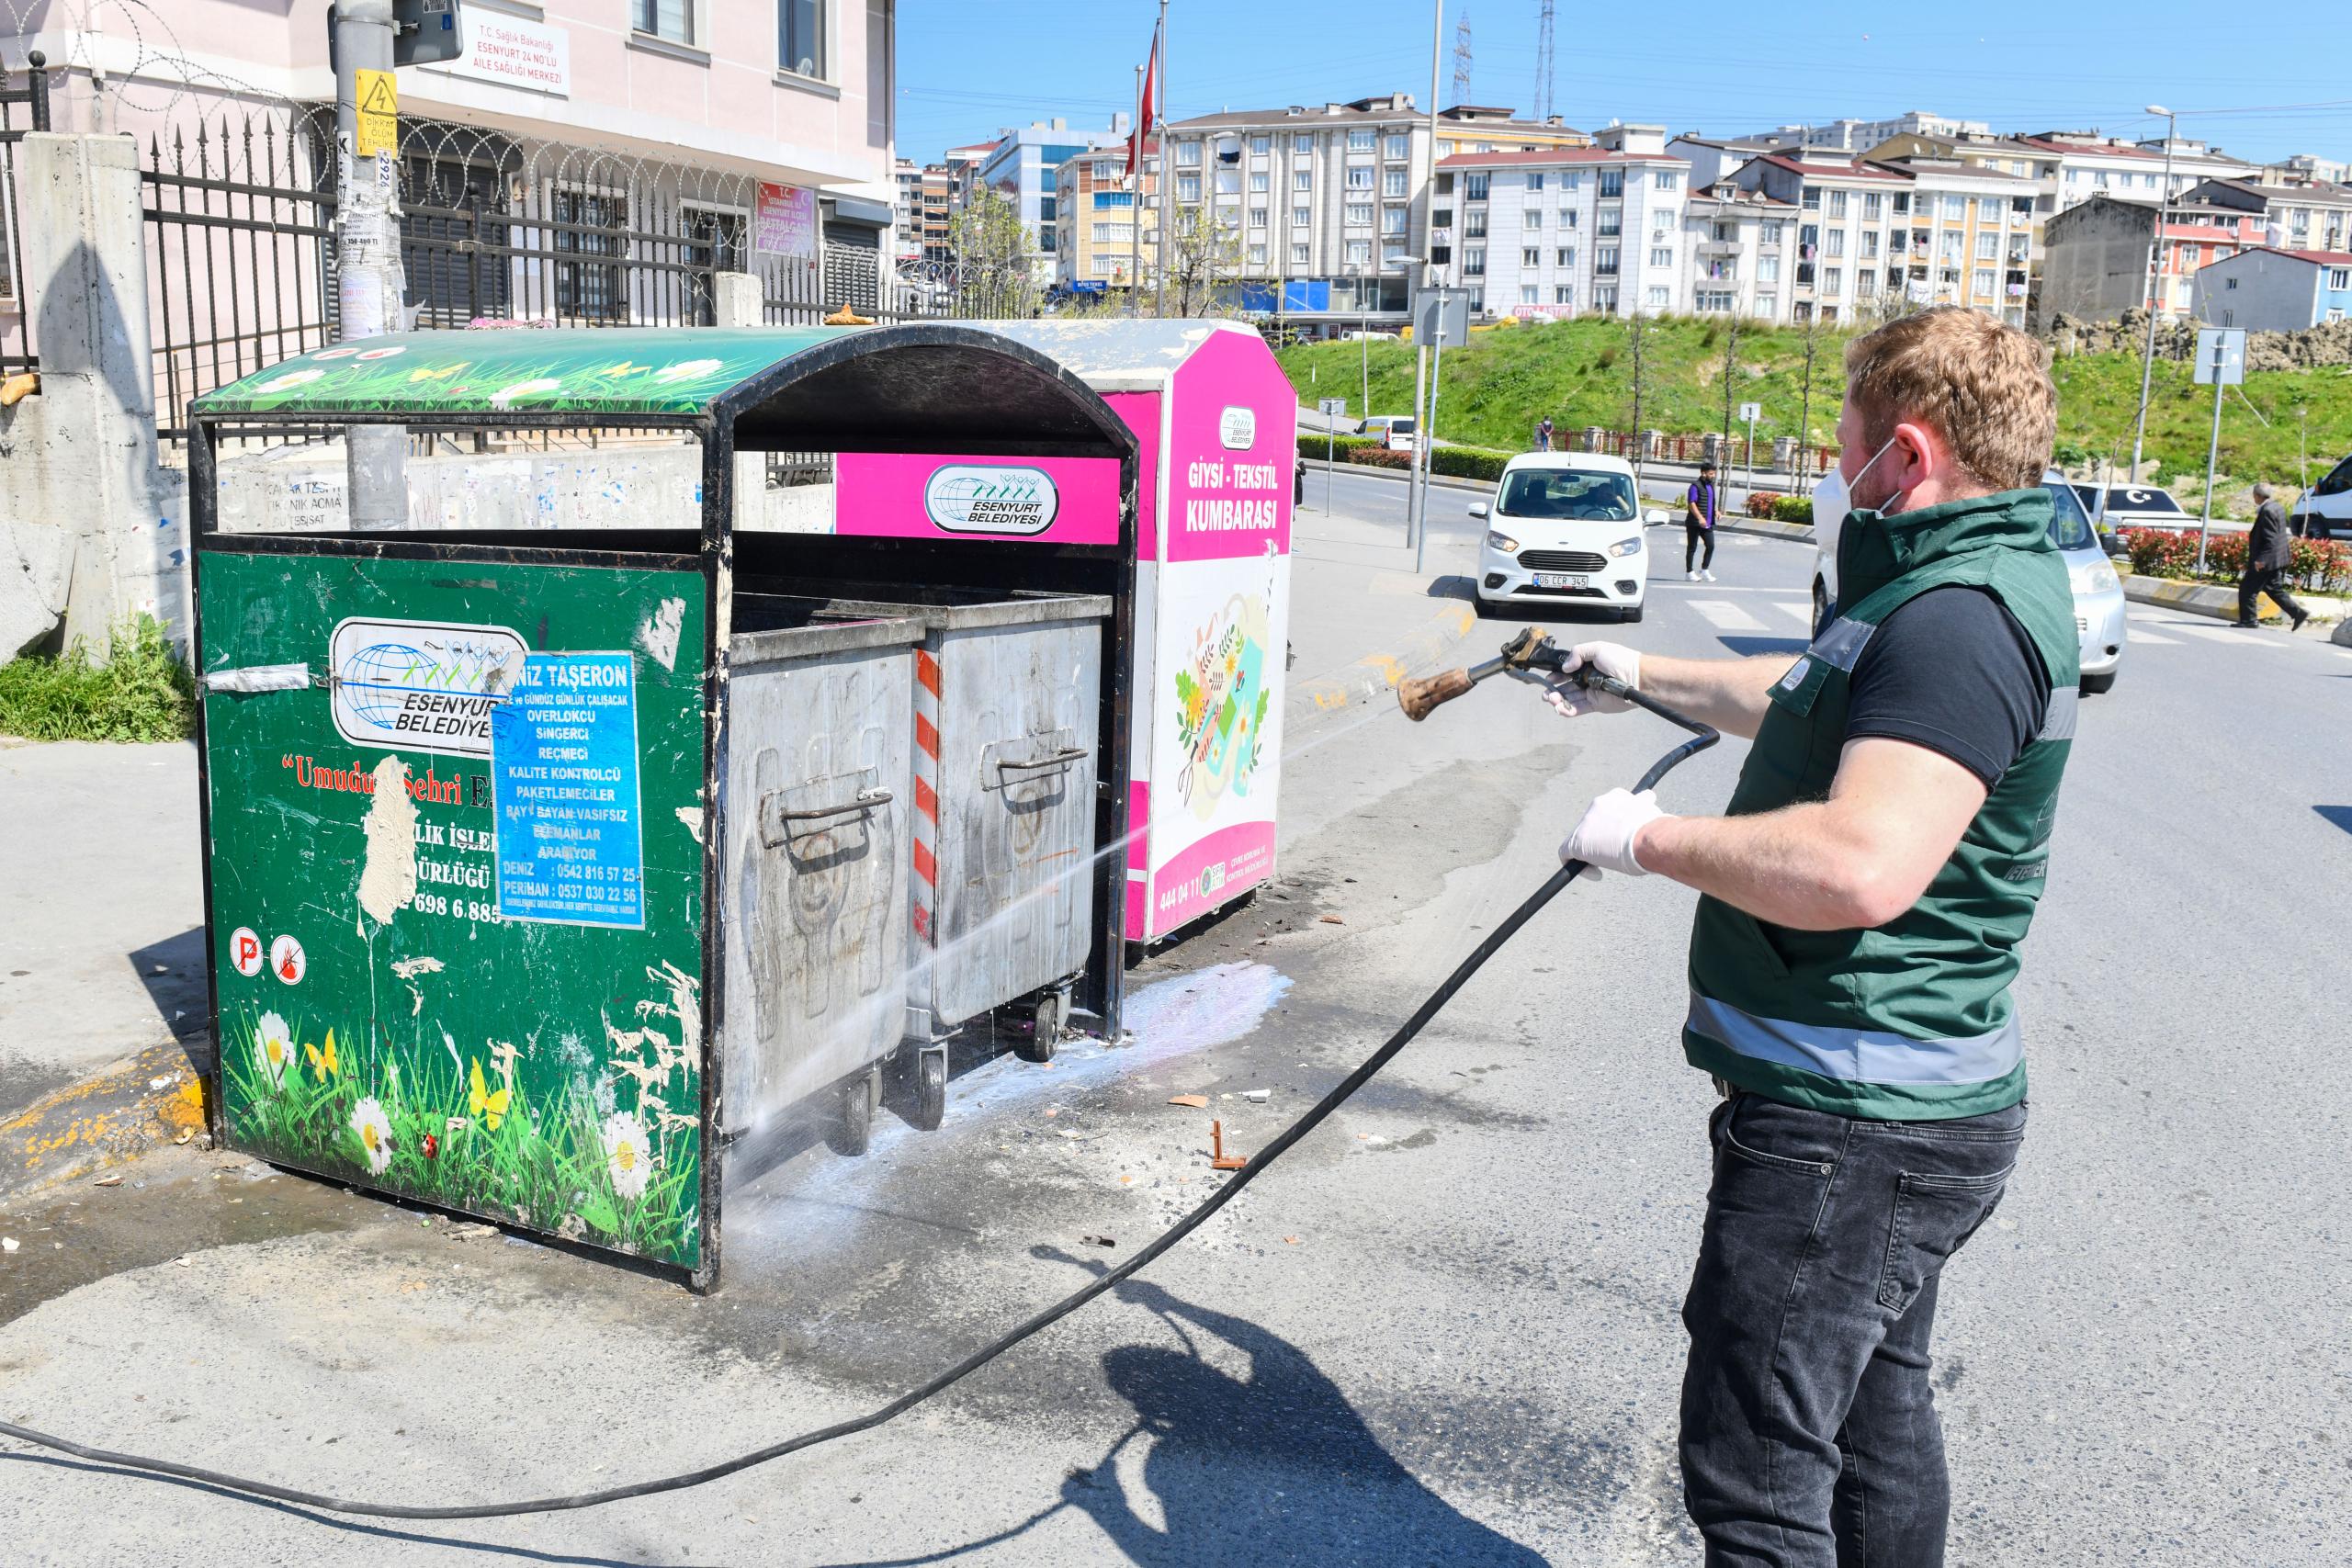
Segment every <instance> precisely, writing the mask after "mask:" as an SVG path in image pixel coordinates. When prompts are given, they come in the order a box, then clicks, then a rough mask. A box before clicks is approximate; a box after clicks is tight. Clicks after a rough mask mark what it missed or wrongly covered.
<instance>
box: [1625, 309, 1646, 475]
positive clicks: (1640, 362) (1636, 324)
mask: <svg viewBox="0 0 2352 1568" xmlns="http://www.w3.org/2000/svg"><path fill="white" fill-rule="evenodd" d="M1649 335H1650V334H1649V321H1648V318H1646V317H1645V316H1644V315H1643V314H1642V309H1641V307H1640V306H1638V305H1636V306H1634V308H1633V310H1632V313H1631V314H1630V315H1629V316H1628V317H1627V319H1626V321H1625V347H1626V351H1627V352H1626V355H1625V369H1626V373H1627V374H1628V375H1629V376H1630V377H1631V378H1632V379H1633V408H1632V410H1631V411H1630V416H1629V417H1630V418H1631V419H1632V421H1633V432H1634V434H1633V446H1634V451H1633V457H1634V479H1635V481H1636V483H1637V484H1638V482H1639V480H1640V479H1641V473H1642V456H1643V453H1642V394H1643V393H1644V392H1645V391H1647V390H1648V389H1649V354H1648V347H1649Z"/></svg>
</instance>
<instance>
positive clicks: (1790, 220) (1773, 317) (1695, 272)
mask: <svg viewBox="0 0 2352 1568" xmlns="http://www.w3.org/2000/svg"><path fill="white" fill-rule="evenodd" d="M1798 211H1799V209H1798V208H1796V207H1795V206H1793V205H1792V204H1791V203H1789V202H1785V201H1776V200H1774V199H1773V198H1772V197H1768V196H1766V195H1765V194H1764V193H1763V192H1761V191H1754V190H1742V189H1740V188H1739V186H1737V185H1736V184H1734V183H1733V182H1731V181H1729V180H1724V181H1720V182H1718V183H1717V184H1715V185H1713V186H1709V187H1707V188H1706V189H1704V190H1700V191H1694V192H1692V193H1691V201H1690V205H1689V206H1688V207H1686V208H1684V209H1683V213H1682V231H1683V247H1682V248H1683V254H1685V255H1686V256H1687V257H1688V260H1687V262H1686V263H1685V267H1686V275H1687V276H1686V282H1685V285H1684V289H1683V295H1684V298H1685V299H1688V300H1689V309H1690V310H1691V313H1692V314H1693V315H1700V316H1729V315H1736V316H1752V317H1755V318H1756V319H1758V320H1759V321H1785V320H1786V319H1787V318H1788V306H1789V288H1790V284H1791V281H1792V276H1793V275H1792V272H1791V271H1790V260H1789V258H1790V257H1791V256H1792V254H1794V253H1795V249H1796V232H1797V213H1798Z"/></svg>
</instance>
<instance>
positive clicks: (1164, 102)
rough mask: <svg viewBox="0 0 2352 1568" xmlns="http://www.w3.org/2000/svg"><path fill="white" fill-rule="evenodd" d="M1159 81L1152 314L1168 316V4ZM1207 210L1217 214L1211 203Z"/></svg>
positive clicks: (1171, 165) (1162, 4)
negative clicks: (1156, 243) (1156, 241)
mask: <svg viewBox="0 0 2352 1568" xmlns="http://www.w3.org/2000/svg"><path fill="white" fill-rule="evenodd" d="M1157 52H1158V55H1159V81H1158V82H1157V83H1155V84H1154V85H1153V91H1152V95H1151V121H1152V124H1153V125H1155V126H1157V127H1159V278H1158V280H1157V283H1156V285H1155V287H1154V289H1153V293H1152V312H1151V313H1152V314H1153V315H1155V316H1166V315H1167V314H1168V231H1169V230H1170V229H1171V228H1173V227H1174V226H1175V223H1176V205H1175V202H1176V196H1175V192H1176V164H1175V157H1176V150H1175V149H1174V148H1172V147H1170V145H1169V144H1168V0H1159V50H1158V51H1157ZM1210 210H1211V211H1212V212H1214V211H1215V210H1216V205H1215V203H1214V202H1212V203H1211V205H1210Z"/></svg>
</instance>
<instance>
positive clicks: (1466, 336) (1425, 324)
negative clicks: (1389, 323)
mask: <svg viewBox="0 0 2352 1568" xmlns="http://www.w3.org/2000/svg"><path fill="white" fill-rule="evenodd" d="M1413 341H1414V342H1415V343H1417V344H1426V345H1428V346H1430V347H1441V346H1442V345H1444V344H1449V343H1450V344H1453V345H1454V346H1455V347H1457V348H1459V347H1460V346H1461V345H1462V344H1465V343H1467V342H1469V341H1470V291H1469V290H1468V289H1466V288H1424V289H1422V290H1421V291H1420V292H1419V294H1416V295H1414V296H1413Z"/></svg>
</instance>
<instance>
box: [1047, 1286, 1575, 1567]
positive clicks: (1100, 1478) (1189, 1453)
mask: <svg viewBox="0 0 2352 1568" xmlns="http://www.w3.org/2000/svg"><path fill="white" fill-rule="evenodd" d="M1095 1267H1097V1268H1098V1269H1099V1268H1100V1265H1099V1264H1098V1265H1095ZM1118 1293H1119V1295H1120V1297H1121V1298H1122V1299H1124V1300H1125V1301H1126V1302H1128V1303H1131V1304H1133V1305H1136V1306H1142V1307H1146V1308H1148V1309H1149V1310H1150V1311H1152V1312H1154V1313H1156V1314H1159V1316H1160V1318H1161V1319H1162V1320H1164V1321H1165V1322H1166V1323H1167V1324H1168V1325H1169V1327H1170V1329H1172V1330H1174V1332H1175V1334H1176V1336H1177V1337H1178V1338H1180V1339H1182V1341H1183V1342H1184V1345H1185V1348H1184V1349H1182V1350H1179V1349H1175V1348H1170V1347H1166V1346H1158V1345H1123V1346H1121V1347H1119V1348H1117V1349H1114V1350H1112V1351H1109V1352H1107V1353H1106V1354H1105V1355H1104V1356H1103V1375H1104V1377H1105V1378H1106V1380H1107V1381H1108V1382H1109V1383H1110V1385H1111V1387H1112V1388H1113V1389H1114V1390H1115V1391H1116V1392H1117V1393H1119V1394H1120V1395H1122V1396H1123V1397H1125V1399H1126V1400H1127V1401H1128V1402H1129V1403H1131V1404H1134V1406H1135V1408H1136V1426H1135V1427H1133V1428H1132V1429H1130V1430H1129V1432H1128V1433H1127V1434H1126V1435H1125V1437H1122V1438H1120V1439H1119V1440H1118V1442H1117V1443H1115V1444H1114V1445H1113V1446H1112V1448H1111V1450H1110V1451H1109V1452H1108V1453H1106V1454H1105V1455H1104V1456H1103V1459H1102V1460H1101V1461H1098V1462H1097V1463H1096V1464H1095V1465H1094V1466H1093V1467H1092V1468H1091V1469H1090V1470H1084V1471H1079V1472H1073V1473H1072V1474H1071V1476H1070V1477H1069V1480H1067V1481H1065V1482H1064V1483H1063V1484H1062V1501H1063V1502H1064V1503H1065V1504H1066V1505H1068V1506H1071V1507H1074V1508H1077V1509H1079V1510H1080V1511H1081V1512H1083V1513H1085V1514H1086V1515H1087V1516H1088V1517H1091V1518H1092V1519H1093V1520H1094V1522H1095V1523H1096V1524H1097V1525H1099V1526H1100V1527H1102V1529H1103V1533H1104V1534H1105V1535H1107V1536H1109V1537H1110V1538H1111V1540H1113V1541H1114V1543H1115V1544H1116V1545H1117V1546H1118V1547H1119V1548H1120V1550H1121V1551H1125V1553H1126V1554H1127V1557H1128V1559H1129V1560H1130V1561H1132V1562H1139V1563H1150V1564H1174V1563H1232V1562H1254V1561H1260V1560H1262V1559H1263V1558H1264V1556H1265V1555H1266V1548H1267V1545H1268V1543H1269V1542H1275V1541H1278V1542H1280V1543H1281V1555H1282V1557H1283V1560H1284V1561H1285V1562H1397V1561H1404V1560H1408V1559H1409V1560H1410V1561H1413V1562H1444V1563H1449V1564H1453V1563H1508V1564H1513V1565H1517V1564H1530V1565H1533V1564H1541V1563H1542V1562H1544V1559H1543V1558H1542V1557H1541V1556H1540V1555H1539V1554H1537V1553H1536V1552H1534V1551H1531V1550H1529V1549H1528V1548H1526V1547H1524V1546H1521V1545H1520V1544H1519V1543H1518V1542H1516V1541H1513V1540H1510V1539H1509V1538H1507V1537H1505V1536H1502V1535H1498V1534H1497V1533H1496V1532H1495V1531H1493V1530H1491V1529H1487V1527H1486V1526H1485V1525H1482V1524H1479V1523H1478V1522H1477V1521H1476V1520H1475V1519H1471V1518H1468V1517H1464V1515H1463V1514H1462V1513H1460V1512H1459V1511H1457V1510H1456V1509H1455V1508H1454V1507H1453V1505H1451V1504H1449V1503H1448V1502H1446V1501H1445V1499H1443V1498H1442V1497H1440V1496H1439V1495H1437V1494H1436V1493H1434V1492H1431V1491H1430V1489H1429V1488H1428V1487H1426V1486H1424V1485H1423V1484H1421V1483H1420V1482H1419V1480H1417V1479H1416V1478H1415V1477H1414V1476H1413V1475H1412V1474H1411V1472H1408V1471H1407V1470H1406V1469H1405V1467H1404V1466H1402V1465H1400V1464H1398V1463H1397V1461H1396V1460H1395V1459H1394V1458H1392V1457H1391V1456H1390V1455H1389V1452H1388V1450H1386V1449H1385V1448H1384V1447H1382V1446H1381V1443H1380V1439H1379V1438H1377V1437H1375V1436H1374V1434H1373V1432H1372V1429H1371V1428H1370V1427H1367V1426H1366V1425H1365V1424H1364V1420H1363V1416H1359V1415H1358V1414H1357V1413H1356V1411H1355V1408H1354V1406H1352V1405H1351V1404H1349V1403H1348V1399H1347V1396H1346V1395H1345V1394H1343V1393H1340V1388H1339V1385H1338V1384H1336V1383H1334V1382H1332V1381H1331V1380H1330V1379H1329V1378H1328V1377H1326V1376H1324V1375H1323V1373H1322V1372H1321V1371H1319V1370H1318V1369H1317V1367H1316V1365H1315V1363H1314V1361H1313V1360H1312V1359H1310V1358H1309V1357H1308V1356H1307V1354H1306V1352H1305V1351H1303V1350H1301V1349H1300V1348H1298V1347H1297V1346H1295V1345H1294V1344H1292V1343H1290V1341H1288V1340H1286V1339H1283V1337H1280V1336H1279V1335H1275V1334H1271V1333H1269V1332H1267V1331H1266V1330H1265V1329H1263V1328H1261V1327H1260V1326H1259V1325H1256V1324H1254V1323H1251V1322H1250V1321H1249V1320H1248V1319H1246V1318H1240V1317H1236V1316H1234V1315H1232V1314H1229V1313H1222V1312H1216V1311H1214V1310H1212V1309H1210V1308H1207V1307H1203V1306H1197V1305H1195V1304H1193V1303H1190V1302H1187V1301H1184V1300H1183V1299H1182V1298H1181V1297H1179V1296H1176V1295H1174V1294H1172V1293H1170V1292H1168V1291H1167V1290H1165V1289H1163V1288H1162V1287H1160V1286H1159V1285H1155V1284H1152V1283H1149V1282H1148V1281H1146V1280H1130V1281H1128V1282H1127V1283H1125V1284H1123V1285H1121V1286H1120V1287H1119V1288H1118ZM1194 1330H1198V1331H1200V1332H1201V1333H1204V1334H1209V1335H1214V1336H1216V1338H1217V1339H1220V1340H1222V1341H1224V1342H1225V1344H1226V1345H1227V1346H1228V1347H1230V1348H1232V1349H1233V1350H1237V1351H1238V1352H1240V1353H1241V1355H1242V1356H1244V1357H1246V1358H1247V1359H1248V1361H1249V1371H1248V1374H1247V1375H1246V1376H1241V1377H1236V1376H1234V1375H1232V1374H1230V1373H1228V1372H1226V1371H1221V1370H1220V1369H1219V1368H1217V1367H1216V1366H1214V1365H1212V1364H1211V1363H1210V1361H1209V1360H1208V1359H1206V1358H1205V1357H1204V1356H1203V1354H1202V1346H1201V1344H1200V1342H1199V1341H1198V1340H1197V1339H1196V1338H1195V1337H1194V1335H1193V1331H1194ZM1220 1359H1229V1358H1220ZM1141 1436H1148V1437H1149V1438H1150V1439H1151V1450H1150V1452H1149V1453H1148V1455H1147V1456H1146V1457H1145V1459H1144V1461H1143V1468H1142V1483H1143V1486H1144V1488H1145V1489H1146V1490H1148V1492H1149V1493H1150V1494H1151V1495H1152V1497H1153V1498H1154V1499H1156V1500H1157V1502H1158V1504H1159V1515H1160V1517H1161V1518H1162V1519H1164V1520H1165V1521H1166V1522H1165V1524H1164V1525H1155V1524H1153V1523H1152V1522H1151V1521H1150V1520H1149V1519H1148V1518H1147V1517H1145V1516H1144V1514H1143V1513H1142V1512H1141V1511H1140V1510H1139V1509H1138V1508H1137V1506H1136V1503H1137V1501H1138V1499H1136V1498H1135V1497H1133V1496H1131V1495H1129V1493H1128V1491H1127V1487H1126V1483H1125V1482H1124V1481H1123V1480H1122V1479H1121V1477H1120V1475H1119V1472H1118V1463H1117V1461H1118V1459H1119V1453H1120V1450H1122V1449H1124V1448H1125V1446H1126V1445H1127V1444H1128V1443H1129V1442H1130V1441H1132V1440H1134V1439H1135V1438H1137V1437H1141Z"/></svg>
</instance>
